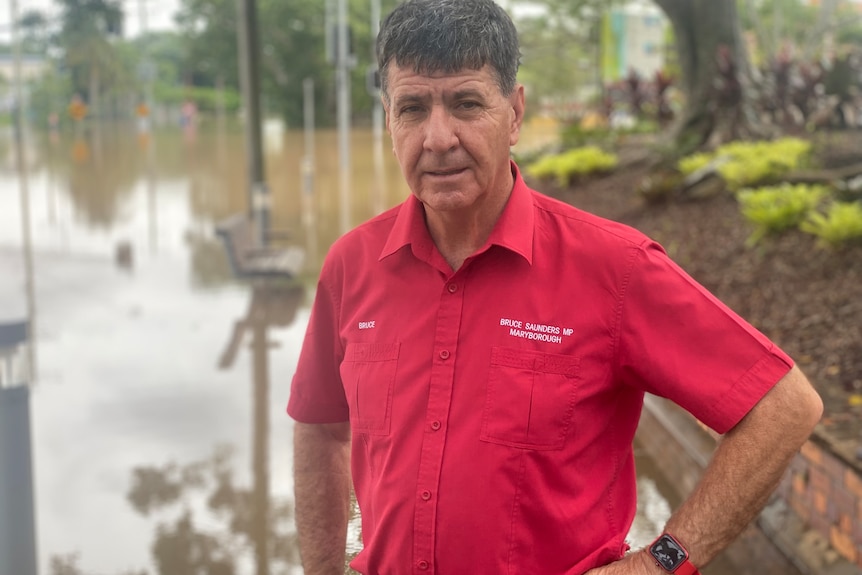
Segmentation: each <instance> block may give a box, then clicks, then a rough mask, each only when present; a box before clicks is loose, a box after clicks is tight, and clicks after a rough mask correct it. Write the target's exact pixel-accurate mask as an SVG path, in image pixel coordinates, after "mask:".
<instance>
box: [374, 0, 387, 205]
mask: <svg viewBox="0 0 862 575" xmlns="http://www.w3.org/2000/svg"><path fill="white" fill-rule="evenodd" d="M378 34H380V0H371V38H372V42H371V61H372V62H374V67H375V68H376V66H377V64H376V62H377V50H376V45H377V35H378ZM379 73H380V70H377V74H379ZM377 81H378V82H380V81H381V79H380V78H379V76H378V78H377ZM375 88H376V89H375V90H371V97H372V98H373V99H374V107H373V108H372V111H371V114H372V116H371V125H372V129H373V134H374V175H375V178H374V213H376V214H379V213H381V212H382V211H383V210H384V208H385V205H384V199H385V198H386V170H385V169H384V164H383V102H381V101H380V89H379V86H375Z"/></svg>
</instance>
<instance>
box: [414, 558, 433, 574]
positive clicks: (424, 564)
mask: <svg viewBox="0 0 862 575" xmlns="http://www.w3.org/2000/svg"><path fill="white" fill-rule="evenodd" d="M416 566H417V567H419V568H420V569H422V570H423V571H427V570H428V567H430V566H431V565H429V564H428V562H427V561H425V560H424V559H423V560H422V561H419V562H418V563H417V564H416Z"/></svg>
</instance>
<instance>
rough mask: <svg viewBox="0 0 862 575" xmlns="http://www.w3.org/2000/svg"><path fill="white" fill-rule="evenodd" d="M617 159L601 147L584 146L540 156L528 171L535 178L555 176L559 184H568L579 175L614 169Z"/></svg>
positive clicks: (528, 167) (529, 166)
mask: <svg viewBox="0 0 862 575" xmlns="http://www.w3.org/2000/svg"><path fill="white" fill-rule="evenodd" d="M617 161H618V160H617V157H616V156H615V155H614V154H611V153H608V152H605V151H604V150H602V149H601V148H598V147H596V146H584V147H582V148H574V149H572V150H568V151H566V152H563V153H561V154H555V155H551V156H545V157H543V158H540V159H539V160H538V161H536V162H533V163H532V164H530V165H528V166H527V169H526V171H527V174H529V175H530V176H532V177H534V178H539V179H550V178H554V180H555V181H556V182H557V184H558V185H559V186H568V185H570V184H571V183H572V182H573V181H574V180H575V179H576V178H578V177H581V176H587V175H590V174H595V173H601V172H608V171H610V170H612V169H614V168H615V167H616V166H617Z"/></svg>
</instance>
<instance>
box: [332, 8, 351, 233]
mask: <svg viewBox="0 0 862 575" xmlns="http://www.w3.org/2000/svg"><path fill="white" fill-rule="evenodd" d="M347 32H348V22H347V0H338V60H337V65H336V72H335V81H336V90H337V91H338V94H337V107H338V158H339V175H340V180H339V182H340V185H339V198H340V200H341V233H345V232H347V231H348V230H349V229H350V68H349V65H350V63H349V57H350V47H349V46H348V42H349V36H348V33H347Z"/></svg>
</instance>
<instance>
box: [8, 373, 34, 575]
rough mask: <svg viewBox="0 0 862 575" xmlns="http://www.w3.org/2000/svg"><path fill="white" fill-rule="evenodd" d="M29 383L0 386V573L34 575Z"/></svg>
mask: <svg viewBox="0 0 862 575" xmlns="http://www.w3.org/2000/svg"><path fill="white" fill-rule="evenodd" d="M32 457H33V455H32V439H31V436H30V387H29V386H28V385H19V386H17V387H9V388H2V387H0V575H36V574H37V573H38V569H37V563H36V514H35V505H34V496H33V461H32Z"/></svg>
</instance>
